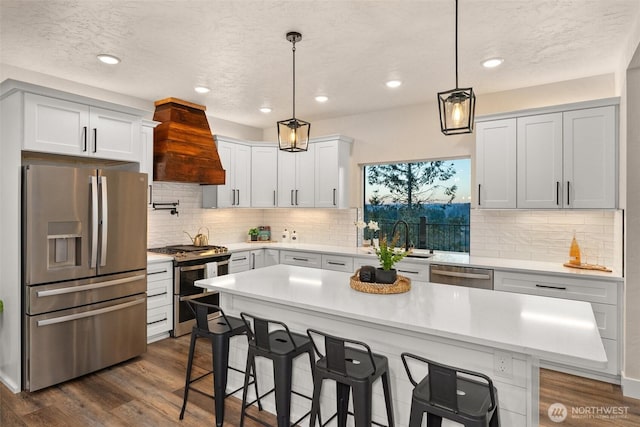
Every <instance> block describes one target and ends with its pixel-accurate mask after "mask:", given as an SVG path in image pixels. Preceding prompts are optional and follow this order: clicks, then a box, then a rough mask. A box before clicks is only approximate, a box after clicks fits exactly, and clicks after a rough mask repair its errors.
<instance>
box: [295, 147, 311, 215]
mask: <svg viewBox="0 0 640 427" xmlns="http://www.w3.org/2000/svg"><path fill="white" fill-rule="evenodd" d="M308 147H309V148H308V149H307V151H304V152H301V153H295V156H296V182H297V187H296V194H295V202H296V207H299V208H312V207H314V206H315V168H316V167H315V144H309V145H308Z"/></svg>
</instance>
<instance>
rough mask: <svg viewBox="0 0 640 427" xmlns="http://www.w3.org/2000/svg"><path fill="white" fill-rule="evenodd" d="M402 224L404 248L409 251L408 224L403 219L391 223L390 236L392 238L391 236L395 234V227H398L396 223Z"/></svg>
mask: <svg viewBox="0 0 640 427" xmlns="http://www.w3.org/2000/svg"><path fill="white" fill-rule="evenodd" d="M400 224H402V225H404V250H405V251H407V252H408V251H409V224H407V221H403V220H399V221H396V223H395V224H393V230H391V236H392V237H391V238H393V236H395V235H396V228H397V227H398V225H400Z"/></svg>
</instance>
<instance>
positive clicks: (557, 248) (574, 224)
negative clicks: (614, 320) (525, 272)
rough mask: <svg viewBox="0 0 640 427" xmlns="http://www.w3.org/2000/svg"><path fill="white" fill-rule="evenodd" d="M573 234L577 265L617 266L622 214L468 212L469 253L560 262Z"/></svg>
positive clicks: (620, 246) (569, 211)
mask: <svg viewBox="0 0 640 427" xmlns="http://www.w3.org/2000/svg"><path fill="white" fill-rule="evenodd" d="M574 231H575V234H576V240H577V241H578V244H579V246H580V250H581V252H582V262H586V263H589V264H596V263H597V264H602V265H605V266H608V267H613V268H618V269H619V268H621V264H622V211H608V210H585V211H577V210H567V211H547V210H540V211H537V210H488V209H485V210H483V209H472V210H471V254H472V255H476V256H486V257H496V258H512V259H526V260H534V261H550V262H561V261H562V262H566V261H568V259H569V246H570V245H571V239H572V238H573V233H574Z"/></svg>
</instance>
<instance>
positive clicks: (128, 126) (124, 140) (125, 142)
mask: <svg viewBox="0 0 640 427" xmlns="http://www.w3.org/2000/svg"><path fill="white" fill-rule="evenodd" d="M89 112H90V116H89V123H90V125H91V130H90V132H89V135H90V141H91V144H90V148H89V154H90V155H91V156H95V157H99V158H101V159H112V160H123V161H128V162H139V161H140V158H141V156H142V147H141V144H140V132H141V120H140V118H139V117H136V116H133V115H131V114H126V113H121V112H118V111H111V110H105V109H102V108H97V107H91V108H90V109H89Z"/></svg>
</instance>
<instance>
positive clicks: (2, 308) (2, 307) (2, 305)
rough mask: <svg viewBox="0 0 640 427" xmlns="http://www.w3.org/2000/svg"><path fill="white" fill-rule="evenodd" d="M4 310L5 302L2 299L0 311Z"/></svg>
mask: <svg viewBox="0 0 640 427" xmlns="http://www.w3.org/2000/svg"><path fill="white" fill-rule="evenodd" d="M3 310H4V303H3V302H2V300H1V299H0V313H2V311H3Z"/></svg>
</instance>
